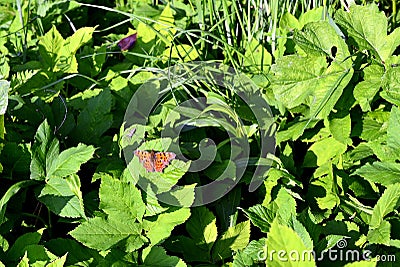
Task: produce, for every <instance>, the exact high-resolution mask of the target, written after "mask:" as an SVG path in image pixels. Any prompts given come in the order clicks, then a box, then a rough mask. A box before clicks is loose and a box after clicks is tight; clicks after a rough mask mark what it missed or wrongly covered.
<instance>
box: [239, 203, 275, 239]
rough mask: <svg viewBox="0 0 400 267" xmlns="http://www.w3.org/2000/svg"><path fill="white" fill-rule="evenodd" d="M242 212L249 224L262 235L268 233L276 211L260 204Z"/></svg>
mask: <svg viewBox="0 0 400 267" xmlns="http://www.w3.org/2000/svg"><path fill="white" fill-rule="evenodd" d="M243 212H244V213H246V215H247V216H248V217H249V219H250V220H251V222H252V223H253V224H254V225H255V226H257V227H258V228H260V230H261V231H262V232H264V233H267V232H268V230H269V227H270V225H271V223H272V222H273V220H274V218H275V215H276V210H272V209H270V208H267V207H264V206H262V205H260V204H257V205H255V206H253V207H250V208H249V209H248V210H243Z"/></svg>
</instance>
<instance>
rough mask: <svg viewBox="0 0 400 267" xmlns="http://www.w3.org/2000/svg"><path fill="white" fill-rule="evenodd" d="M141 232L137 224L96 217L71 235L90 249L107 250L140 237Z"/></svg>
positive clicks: (77, 228)
mask: <svg viewBox="0 0 400 267" xmlns="http://www.w3.org/2000/svg"><path fill="white" fill-rule="evenodd" d="M141 231H142V228H141V226H140V224H137V223H132V222H129V221H128V222H127V221H120V220H106V219H104V218H100V217H95V218H93V219H89V220H88V221H86V222H83V223H82V224H80V225H79V226H78V227H76V228H75V229H74V230H72V231H71V232H69V234H70V235H71V236H72V237H73V238H75V239H76V240H77V241H79V242H81V243H82V244H84V245H85V246H87V247H89V248H93V249H97V250H107V249H109V248H111V247H113V246H115V245H116V244H117V243H118V242H120V241H121V240H123V239H125V238H127V237H132V236H135V237H139V236H140V233H141ZM142 244H143V243H142ZM140 246H141V244H138V247H140Z"/></svg>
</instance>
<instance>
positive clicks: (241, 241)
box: [212, 221, 250, 261]
mask: <svg viewBox="0 0 400 267" xmlns="http://www.w3.org/2000/svg"><path fill="white" fill-rule="evenodd" d="M249 241H250V221H245V222H242V223H239V224H237V225H235V226H233V227H229V228H228V230H227V231H226V232H225V233H224V234H223V235H222V236H221V237H220V238H219V239H218V240H217V242H216V243H215V246H214V248H213V251H212V258H213V259H214V260H216V261H220V260H224V259H226V258H229V257H231V255H232V252H233V251H237V250H239V249H243V248H245V247H246V246H247V244H248V243H249Z"/></svg>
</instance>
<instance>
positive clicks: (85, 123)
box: [72, 89, 113, 144]
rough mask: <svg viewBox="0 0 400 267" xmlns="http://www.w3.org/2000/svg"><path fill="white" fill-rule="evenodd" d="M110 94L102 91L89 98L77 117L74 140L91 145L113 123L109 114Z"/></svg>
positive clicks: (107, 91) (106, 90) (105, 90)
mask: <svg viewBox="0 0 400 267" xmlns="http://www.w3.org/2000/svg"><path fill="white" fill-rule="evenodd" d="M111 102H112V97H111V92H110V90H109V89H103V90H102V91H101V92H100V94H98V95H96V96H94V97H92V98H90V99H89V100H88V101H87V103H86V106H85V108H84V109H83V110H82V112H81V113H80V114H79V116H78V121H77V125H76V128H75V130H74V131H73V133H72V135H73V136H74V138H76V140H82V142H85V143H89V144H93V143H96V142H98V140H99V138H100V136H101V135H102V134H103V133H104V132H105V131H107V130H108V129H109V128H110V127H111V125H112V123H113V115H112V114H111Z"/></svg>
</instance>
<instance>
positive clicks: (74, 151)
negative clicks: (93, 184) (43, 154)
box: [46, 144, 96, 180]
mask: <svg viewBox="0 0 400 267" xmlns="http://www.w3.org/2000/svg"><path fill="white" fill-rule="evenodd" d="M95 150H96V149H95V148H94V147H93V146H87V145H84V144H78V146H77V147H72V148H69V149H67V150H64V151H63V152H61V153H60V155H59V156H58V157H57V158H56V159H55V160H54V161H52V163H51V165H50V166H49V169H48V171H47V175H46V179H47V180H49V179H52V178H54V177H66V176H68V175H71V174H74V173H76V172H77V171H79V169H80V167H81V165H82V164H83V163H85V162H87V161H88V160H89V159H91V158H92V157H93V153H94V151H95Z"/></svg>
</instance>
